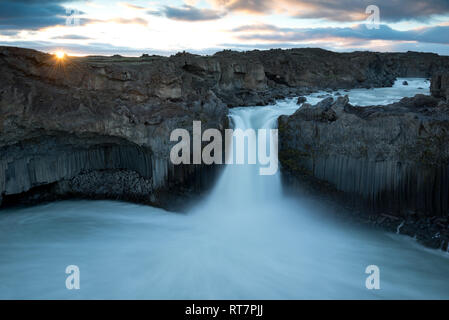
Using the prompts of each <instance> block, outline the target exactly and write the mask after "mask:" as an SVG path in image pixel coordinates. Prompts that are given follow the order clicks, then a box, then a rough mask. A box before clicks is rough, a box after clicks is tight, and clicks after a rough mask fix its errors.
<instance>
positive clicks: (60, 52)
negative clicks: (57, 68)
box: [55, 51, 65, 59]
mask: <svg viewBox="0 0 449 320" xmlns="http://www.w3.org/2000/svg"><path fill="white" fill-rule="evenodd" d="M55 55H56V58H58V59H64V57H65V53H64V51H56V53H55Z"/></svg>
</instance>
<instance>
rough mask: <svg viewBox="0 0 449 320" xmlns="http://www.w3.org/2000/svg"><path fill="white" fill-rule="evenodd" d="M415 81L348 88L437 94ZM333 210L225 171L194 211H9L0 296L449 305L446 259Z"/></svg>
mask: <svg viewBox="0 0 449 320" xmlns="http://www.w3.org/2000/svg"><path fill="white" fill-rule="evenodd" d="M407 81H408V82H409V86H404V85H402V79H400V80H398V82H397V83H396V84H395V86H394V87H392V88H380V89H371V90H367V89H357V90H351V91H350V92H343V91H342V92H341V93H342V94H348V95H349V96H350V101H351V102H352V103H353V104H361V105H368V104H386V103H390V102H394V101H398V100H399V99H400V98H401V97H403V96H413V95H414V94H416V93H428V91H429V83H428V82H426V81H425V80H424V79H407ZM419 88H423V89H419ZM323 94H325V93H316V94H313V95H311V96H309V97H308V100H309V101H310V102H317V101H319V100H321V98H318V96H320V95H323ZM295 102H296V101H295V100H294V99H291V100H285V101H281V102H278V103H277V104H276V105H273V106H266V107H251V108H236V109H232V110H231V120H232V123H233V124H234V127H235V128H242V129H244V128H256V129H257V128H271V127H273V126H275V123H276V119H277V117H278V116H279V115H281V114H291V113H293V112H294V111H295V110H296V109H297V108H298V106H297V105H296V104H295ZM335 210H337V209H336V208H333V207H332V206H329V205H327V204H320V203H317V202H316V201H313V200H309V199H308V198H307V196H302V195H301V194H299V195H297V196H295V197H288V196H286V195H285V194H284V193H283V189H282V186H281V181H280V176H279V174H278V175H274V176H260V175H259V174H258V168H257V166H255V165H228V166H226V168H225V169H224V172H223V174H222V175H221V177H220V178H219V180H218V181H217V184H216V185H215V187H214V188H213V190H212V191H211V192H210V193H209V194H208V195H207V196H206V197H205V198H204V199H202V200H201V201H200V202H199V203H198V204H196V206H194V207H193V208H192V209H191V210H189V212H188V213H182V214H181V213H179V214H176V213H171V212H166V211H164V210H161V209H157V208H152V207H148V206H141V205H136V204H129V203H123V202H115V201H62V202H54V203H49V204H44V205H38V206H34V207H28V208H20V209H19V208H14V209H7V210H2V211H0V298H43V299H47V298H61V299H79V298H84V299H93V298H100V299H108V298H112V299H131V298H137V299H141V298H142V299H143V298H145V299H146V298H150V299H152V298H154V299H252V298H254V299H302V298H318V299H347V298H355V299H382V298H387V299H390V298H397V299H407V298H412V299H414V298H424V299H426V298H449V281H448V280H447V277H448V275H449V253H445V252H442V251H438V250H430V249H426V248H424V247H422V246H420V245H419V244H418V243H416V242H415V241H414V240H413V239H412V238H408V237H405V236H400V235H396V234H391V233H387V232H382V231H374V230H372V229H365V228H361V227H356V226H351V225H348V224H341V223H338V222H336V221H335V219H332V218H331V217H332V213H333V212H335ZM68 265H77V266H78V267H79V269H80V279H81V289H80V290H70V291H69V290H67V289H66V286H65V280H66V277H67V275H66V274H65V269H66V267H67V266H68ZM368 265H377V266H378V267H379V269H380V287H381V288H380V290H368V289H366V287H365V280H366V278H367V276H368V275H367V274H365V268H366V267H367V266H368Z"/></svg>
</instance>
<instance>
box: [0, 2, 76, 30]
mask: <svg viewBox="0 0 449 320" xmlns="http://www.w3.org/2000/svg"><path fill="white" fill-rule="evenodd" d="M68 2H70V0H61V1H60V0H44V1H37V0H14V1H13V0H0V8H1V10H0V29H5V30H24V29H27V30H38V29H41V28H45V27H50V26H56V25H63V24H65V22H66V17H67V13H66V8H65V7H63V6H62V4H63V3H68Z"/></svg>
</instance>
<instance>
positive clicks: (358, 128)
mask: <svg viewBox="0 0 449 320" xmlns="http://www.w3.org/2000/svg"><path fill="white" fill-rule="evenodd" d="M279 139H280V151H279V152H280V154H279V157H280V161H281V164H282V166H283V168H284V169H286V170H288V171H290V172H293V173H295V174H300V175H311V176H314V177H316V178H318V179H319V180H322V181H326V182H329V183H331V184H332V185H333V186H334V187H335V188H337V189H338V190H341V191H343V192H345V193H346V194H348V195H352V196H354V197H360V198H363V199H365V200H366V201H368V202H369V203H371V204H372V205H373V206H375V207H383V208H388V209H392V210H393V213H394V214H396V215H403V214H406V213H407V212H409V210H412V211H416V212H419V213H423V214H427V215H430V216H434V215H444V216H447V215H448V212H449V106H448V104H447V103H444V102H442V101H440V100H439V99H436V98H434V97H430V96H424V95H416V96H415V97H414V98H404V99H402V100H401V101H400V102H398V103H394V104H390V105H387V106H372V107H354V106H352V105H350V104H349V99H348V97H347V96H345V97H339V98H338V99H337V100H336V101H334V100H333V99H332V98H328V99H325V100H323V101H321V102H320V103H318V104H317V105H315V106H311V105H310V104H307V103H305V104H303V106H302V108H300V109H299V110H298V111H296V112H295V113H294V114H293V115H292V116H290V117H287V116H282V117H280V118H279Z"/></svg>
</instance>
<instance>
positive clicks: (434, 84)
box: [430, 73, 449, 101]
mask: <svg viewBox="0 0 449 320" xmlns="http://www.w3.org/2000/svg"><path fill="white" fill-rule="evenodd" d="M430 92H431V93H432V96H434V97H436V98H443V99H446V101H449V73H445V74H442V73H436V74H434V75H433V76H432V81H431V85H430Z"/></svg>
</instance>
